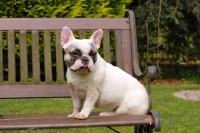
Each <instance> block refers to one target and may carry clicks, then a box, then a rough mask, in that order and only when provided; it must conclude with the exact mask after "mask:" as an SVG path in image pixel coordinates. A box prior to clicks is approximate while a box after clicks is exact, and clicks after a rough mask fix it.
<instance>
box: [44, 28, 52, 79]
mask: <svg viewBox="0 0 200 133" xmlns="http://www.w3.org/2000/svg"><path fill="white" fill-rule="evenodd" d="M44 68H45V82H46V83H52V61H51V44H50V31H44Z"/></svg>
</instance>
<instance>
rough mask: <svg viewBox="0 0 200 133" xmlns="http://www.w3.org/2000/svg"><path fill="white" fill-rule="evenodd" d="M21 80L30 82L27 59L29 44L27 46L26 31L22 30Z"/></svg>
mask: <svg viewBox="0 0 200 133" xmlns="http://www.w3.org/2000/svg"><path fill="white" fill-rule="evenodd" d="M20 73H21V75H20V78H21V79H20V81H21V83H25V84H26V83H28V61H27V46H26V31H24V30H23V31H20Z"/></svg>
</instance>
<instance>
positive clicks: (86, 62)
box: [81, 56, 89, 66]
mask: <svg viewBox="0 0 200 133" xmlns="http://www.w3.org/2000/svg"><path fill="white" fill-rule="evenodd" d="M81 63H82V64H83V65H84V66H87V65H88V64H89V59H88V58H87V57H86V56H83V57H81Z"/></svg>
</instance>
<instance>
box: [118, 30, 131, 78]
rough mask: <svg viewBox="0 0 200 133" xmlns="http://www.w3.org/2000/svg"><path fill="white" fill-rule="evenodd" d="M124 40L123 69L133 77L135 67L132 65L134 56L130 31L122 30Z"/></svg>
mask: <svg viewBox="0 0 200 133" xmlns="http://www.w3.org/2000/svg"><path fill="white" fill-rule="evenodd" d="M121 38H122V54H123V56H122V57H123V59H122V60H123V67H124V70H125V71H126V72H127V73H129V74H130V75H133V67H132V65H130V64H132V54H131V52H132V51H131V48H132V47H131V45H130V44H131V42H130V30H122V31H121Z"/></svg>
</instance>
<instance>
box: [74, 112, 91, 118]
mask: <svg viewBox="0 0 200 133" xmlns="http://www.w3.org/2000/svg"><path fill="white" fill-rule="evenodd" d="M75 118H76V119H80V120H84V119H87V118H88V115H87V114H85V113H82V112H80V113H79V114H77V115H76V116H75Z"/></svg>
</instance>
